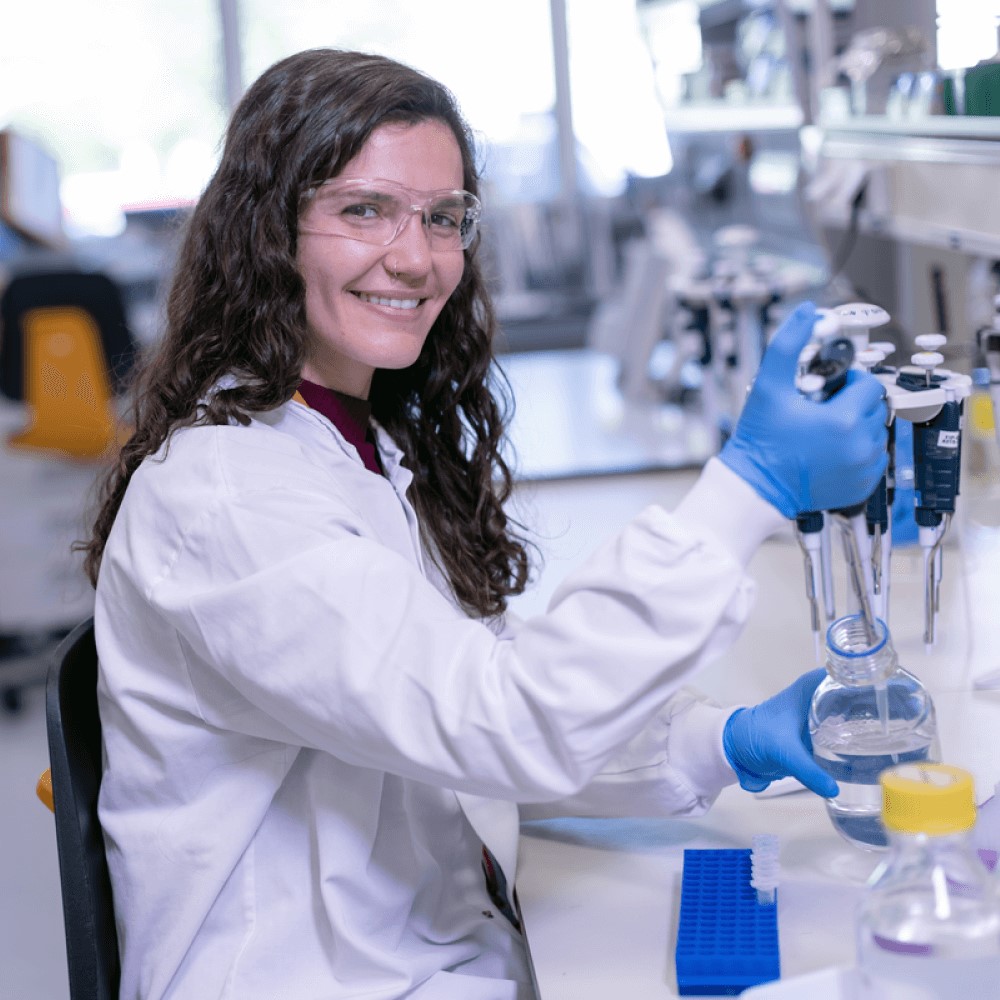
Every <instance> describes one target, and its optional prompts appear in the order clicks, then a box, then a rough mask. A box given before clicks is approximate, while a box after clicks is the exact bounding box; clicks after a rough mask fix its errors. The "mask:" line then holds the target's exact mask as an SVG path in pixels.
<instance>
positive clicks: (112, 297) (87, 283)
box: [0, 271, 135, 459]
mask: <svg viewBox="0 0 1000 1000" xmlns="http://www.w3.org/2000/svg"><path fill="white" fill-rule="evenodd" d="M0 323H2V331H0V391H2V392H3V394H4V395H5V396H7V397H8V398H9V399H12V400H16V401H22V400H23V402H24V403H25V404H26V405H27V408H28V422H27V425H26V426H25V427H24V428H23V429H22V430H20V431H18V432H16V433H14V434H13V435H11V437H10V438H9V442H8V443H9V444H10V446H11V447H12V448H15V449H38V450H44V451H53V452H58V453H60V454H62V455H66V456H69V457H71V458H77V459H94V458H100V457H101V456H103V455H105V454H108V453H109V452H110V451H111V450H112V449H113V448H114V447H115V446H116V445H117V444H119V443H120V442H121V440H122V438H123V437H124V429H123V428H122V427H121V425H120V423H119V420H118V415H117V410H116V407H115V401H114V400H115V396H116V395H117V394H118V393H119V392H120V391H121V388H122V386H123V383H124V379H125V376H126V375H127V372H128V370H129V369H130V368H131V366H132V363H133V361H134V358H135V344H134V342H133V340H132V337H131V335H130V334H129V331H128V327H127V325H126V322H125V312H124V307H123V304H122V299H121V294H120V292H119V291H118V287H117V286H116V285H115V284H114V282H112V281H111V279H110V278H108V277H107V276H106V275H103V274H91V273H84V272H78V271H66V272H48V273H44V274H25V275H21V276H19V277H16V278H14V279H13V280H12V281H11V282H10V284H9V285H8V286H7V287H6V288H5V289H4V292H3V296H2V298H0Z"/></svg>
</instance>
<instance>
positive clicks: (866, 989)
mask: <svg viewBox="0 0 1000 1000" xmlns="http://www.w3.org/2000/svg"><path fill="white" fill-rule="evenodd" d="M880 783H881V786H882V821H883V823H884V825H885V828H886V830H887V831H888V834H889V853H888V855H887V856H886V858H885V860H884V861H883V862H882V864H881V865H880V866H879V867H878V868H877V869H876V871H875V874H874V875H873V876H872V882H871V886H870V888H869V890H868V894H867V896H866V898H865V901H864V903H863V904H862V907H861V911H860V914H859V919H858V969H859V980H860V984H861V991H860V997H861V998H863V1000H876V998H877V1000H954V998H959V997H961V998H969V1000H972V998H976V1000H979V998H985V997H994V996H1000V894H998V887H997V883H996V881H995V879H994V877H993V875H992V874H991V873H990V872H988V871H987V869H986V867H985V865H983V863H982V862H981V861H980V859H979V856H978V855H977V854H976V851H975V849H974V848H973V846H972V841H971V838H970V836H969V834H970V831H971V830H972V827H973V826H974V825H975V822H976V804H975V796H974V792H973V783H972V775H970V774H969V772H968V771H964V770H962V769H961V768H958V767H952V766H951V765H948V764H930V763H912V764H902V765H899V766H897V767H893V768H890V769H889V770H887V771H884V772H883V774H882V777H881V780H880Z"/></svg>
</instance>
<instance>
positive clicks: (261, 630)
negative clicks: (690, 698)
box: [102, 485, 753, 808]
mask: <svg viewBox="0 0 1000 1000" xmlns="http://www.w3.org/2000/svg"><path fill="white" fill-rule="evenodd" d="M134 500H135V503H133V509H135V507H136V505H137V504H142V503H144V502H147V503H148V504H150V505H155V497H153V496H149V497H142V496H139V497H135V498H134ZM144 516H145V517H146V518H152V519H153V520H154V523H155V519H156V518H157V516H158V512H157V511H156V510H155V509H152V510H148V511H146V512H145V515H144ZM124 530H126V531H128V530H129V526H128V525H127V524H126V525H125V526H124ZM168 551H169V557H168V558H166V559H164V560H163V561H162V565H158V567H157V570H156V573H155V576H153V577H152V578H151V579H150V580H149V581H148V583H147V584H146V587H147V594H146V600H148V602H149V604H150V605H151V607H152V608H153V609H154V610H153V613H155V614H156V615H157V616H162V617H163V618H165V619H166V621H167V622H168V623H169V624H170V626H171V627H172V629H174V630H175V634H176V641H177V644H178V650H179V654H180V655H181V656H183V658H184V660H185V663H186V673H187V676H188V679H189V683H190V686H191V690H192V692H193V695H194V701H195V703H196V704H197V706H198V711H199V713H200V715H201V718H202V720H203V721H204V722H205V723H207V724H208V725H211V726H219V727H221V728H225V729H234V730H237V731H240V732H244V733H247V734H249V735H253V736H257V737H261V738H265V739H271V740H277V741H281V742H284V743H289V744H293V745H301V746H306V747H313V748H317V749H321V750H324V751H327V752H330V753H332V754H335V755H337V756H339V757H340V758H341V759H343V760H346V761H348V762H350V763H353V764H356V765H359V766H365V767H371V768H377V769H379V770H384V771H388V772H391V773H396V774H399V775H401V776H403V777H407V778H411V779H414V780H419V781H424V782H428V783H435V784H440V785H444V786H446V787H451V788H454V789H455V790H457V791H463V792H469V793H472V794H475V795H480V796H487V797H493V798H500V799H510V800H514V801H520V802H532V801H551V800H554V799H558V798H563V797H566V796H571V795H575V794H576V793H577V792H578V791H579V790H580V789H581V788H583V787H584V786H585V785H587V784H588V783H589V782H590V781H591V780H592V779H593V778H594V776H595V775H596V774H597V772H598V771H599V770H600V769H601V768H602V767H603V766H604V765H605V764H607V763H608V761H609V760H611V758H612V757H613V755H614V754H615V753H616V752H617V751H618V750H619V749H620V748H622V747H624V746H625V745H626V744H627V743H628V742H629V741H630V740H631V739H633V738H634V737H635V736H636V734H638V733H640V732H641V731H642V730H644V729H645V728H646V727H647V726H648V725H649V724H650V723H651V722H652V720H653V718H654V717H655V716H656V715H657V714H658V713H659V712H660V710H661V709H662V707H663V705H664V703H665V702H666V701H667V699H668V698H669V697H670V695H671V694H673V693H674V692H675V691H676V690H677V689H678V687H679V686H681V685H682V684H683V683H684V682H685V681H686V680H687V679H688V678H689V677H690V676H691V675H692V673H694V672H695V671H696V670H697V668H698V667H699V666H700V665H701V664H702V663H704V662H705V661H706V660H707V659H709V658H712V657H714V656H717V655H718V654H719V653H720V652H722V651H723V650H724V649H725V648H726V647H727V646H728V645H729V644H730V643H731V642H732V640H733V639H734V638H735V636H736V635H737V634H738V631H739V629H740V627H741V625H742V623H743V621H744V620H745V618H746V616H747V614H748V611H749V608H750V605H751V601H752V593H753V585H752V582H751V581H750V580H749V578H747V577H746V575H745V574H744V573H743V571H742V567H741V566H740V564H739V560H738V559H737V558H734V556H733V554H732V553H731V552H729V551H728V550H727V549H726V548H725V546H724V545H722V544H721V543H720V542H719V539H718V537H716V536H714V535H713V533H712V532H710V531H704V532H701V531H690V530H688V529H687V528H686V527H685V525H684V523H683V521H682V520H681V519H680V518H677V517H674V516H672V515H670V514H669V513H667V512H666V511H665V510H663V509H662V508H659V507H655V506H654V507H651V508H649V509H647V510H646V511H644V512H643V513H642V514H640V515H639V516H638V517H637V518H635V519H634V520H633V521H632V522H631V523H630V524H629V525H627V526H626V527H625V529H624V530H623V531H622V532H621V533H620V534H619V535H618V536H617V537H615V538H614V539H612V540H611V541H610V542H609V543H607V544H606V545H604V546H603V547H602V548H601V549H600V550H599V551H598V552H597V553H595V554H594V556H592V557H591V559H590V560H589V561H588V562H586V563H585V564H584V565H583V566H582V567H581V568H580V569H579V570H577V571H576V572H575V573H573V574H572V575H571V576H570V577H568V578H567V579H566V580H565V581H564V582H563V584H562V585H561V586H560V587H559V588H558V589H557V591H556V593H555V594H554V596H553V599H552V602H551V605H550V608H549V610H548V612H547V613H546V614H544V615H540V616H537V617H535V618H532V619H530V620H528V621H526V622H525V623H524V624H523V626H522V627H520V628H519V629H517V630H516V634H515V635H514V636H513V637H512V638H508V639H504V638H500V637H498V636H497V635H495V634H494V632H493V631H492V630H491V629H490V628H488V627H487V626H486V625H485V624H484V623H482V622H478V621H474V620H471V619H469V618H467V617H466V616H465V615H463V614H462V613H461V612H460V611H458V610H457V609H456V608H455V607H454V606H453V604H452V603H451V602H450V601H448V600H447V599H446V598H445V597H444V595H442V594H441V593H440V592H438V591H437V590H436V589H435V588H434V587H433V586H432V585H431V584H430V583H429V582H428V580H427V579H426V577H425V576H424V575H423V574H422V572H421V571H420V569H419V566H418V563H417V561H415V560H413V559H412V558H407V557H406V556H405V555H404V554H403V553H401V552H399V551H395V550H393V549H391V548H389V547H387V546H386V545H385V544H383V543H382V542H381V541H380V539H379V538H377V537H374V536H373V534H372V532H371V529H370V527H369V526H368V525H367V523H366V521H365V519H364V518H363V517H361V516H359V515H357V514H356V513H354V512H352V511H351V510H350V509H349V508H348V507H346V506H345V505H344V504H343V503H336V502H334V501H333V500H331V499H330V498H329V497H327V496H326V495H325V494H323V493H319V492H310V491H305V490H302V489H300V488H298V487H296V486H294V485H289V486H288V487H287V488H285V487H283V486H276V487H274V488H270V489H268V490H261V491H257V492H248V493H243V494H239V495H224V496H222V497H220V498H218V499H217V500H216V501H213V502H212V503H211V504H209V505H208V506H206V507H205V509H204V510H203V511H202V513H201V514H200V515H199V517H198V518H197V520H196V521H195V522H194V523H191V524H188V525H186V526H185V530H184V532H183V535H182V536H181V537H179V538H177V539H176V541H175V542H171V544H170V545H169V547H168ZM102 573H103V570H102ZM114 578H115V568H114V567H113V566H112V567H109V573H108V583H107V588H106V589H112V590H113V587H114V585H115V584H114V582H113V581H114ZM106 596H107V597H108V599H109V601H111V602H113V600H114V595H113V593H110V592H109V593H108V594H107V595H106ZM685 808H686V806H685Z"/></svg>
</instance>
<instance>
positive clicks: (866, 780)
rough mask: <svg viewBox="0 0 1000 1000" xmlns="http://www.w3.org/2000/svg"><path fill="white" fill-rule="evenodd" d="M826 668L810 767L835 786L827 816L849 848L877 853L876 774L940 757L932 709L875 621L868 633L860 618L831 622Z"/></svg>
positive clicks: (813, 710)
mask: <svg viewBox="0 0 1000 1000" xmlns="http://www.w3.org/2000/svg"><path fill="white" fill-rule="evenodd" d="M826 669H827V674H828V676H827V677H826V678H824V680H823V682H822V683H821V684H820V685H819V687H818V688H816V691H815V693H814V694H813V698H812V704H811V706H810V709H809V734H810V736H811V737H812V745H813V755H814V757H815V759H816V762H817V763H818V764H819V765H820V767H822V768H823V769H824V770H825V771H826V772H827V773H828V774H829V775H830V776H831V777H833V778H834V779H835V780H836V782H837V784H838V785H839V786H840V794H839V795H838V796H837V797H836V798H835V799H828V800H827V812H828V813H829V815H830V819H831V820H832V822H833V825H834V827H835V828H836V830H837V831H838V833H840V834H841V835H842V836H843V837H845V838H846V839H847V840H848V841H850V842H851V843H852V844H855V845H856V846H858V847H861V848H864V849H865V850H880V849H884V848H885V847H886V846H887V845H888V838H887V836H886V832H885V827H884V826H883V825H882V792H881V789H880V787H879V775H881V773H882V772H883V771H884V770H885V769H886V768H887V767H892V766H893V765H894V764H900V763H906V762H909V761H925V760H926V761H935V760H938V759H939V751H938V740H937V721H936V717H935V714H934V705H933V702H932V701H931V697H930V695H929V694H928V692H927V689H926V688H925V687H924V686H923V684H921V683H920V681H919V680H918V679H917V678H916V677H914V676H913V674H911V673H909V672H908V671H906V670H904V669H903V668H902V667H901V666H900V665H899V661H898V660H897V658H896V651H895V649H894V648H893V645H892V640H891V637H890V635H889V630H888V628H887V627H886V624H885V622H883V621H882V620H881V619H876V621H875V634H874V636H871V635H870V633H869V630H868V629H867V628H866V627H865V622H864V620H863V619H862V617H861V615H847V616H846V617H844V618H839V619H838V620H837V621H835V622H834V623H833V624H832V625H831V626H830V627H829V629H828V630H827V634H826Z"/></svg>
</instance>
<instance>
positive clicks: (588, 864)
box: [517, 504, 1000, 1000]
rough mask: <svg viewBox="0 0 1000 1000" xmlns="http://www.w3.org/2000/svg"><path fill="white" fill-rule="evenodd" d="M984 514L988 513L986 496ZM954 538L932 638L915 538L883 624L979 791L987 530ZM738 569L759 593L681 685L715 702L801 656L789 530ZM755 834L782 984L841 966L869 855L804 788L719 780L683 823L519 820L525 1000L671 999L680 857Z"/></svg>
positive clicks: (750, 696)
mask: <svg viewBox="0 0 1000 1000" xmlns="http://www.w3.org/2000/svg"><path fill="white" fill-rule="evenodd" d="M978 509H980V510H982V509H983V508H982V506H980V507H979V508H978ZM992 509H993V510H995V511H996V512H997V513H998V514H1000V504H996V505H994V506H993V508H992ZM953 534H954V537H953V538H952V540H951V542H950V544H949V545H948V546H947V549H946V551H945V570H944V577H943V580H942V594H941V614H940V618H939V622H938V629H939V634H938V641H937V643H936V645H935V647H934V648H933V649H932V650H930V651H927V650H926V649H925V647H924V643H923V590H922V587H923V577H922V569H921V567H922V559H921V555H920V552H919V550H918V549H916V548H911V549H900V550H897V552H896V553H894V556H893V574H892V588H893V590H892V597H891V609H890V615H891V619H890V626H891V628H892V632H893V639H894V644H895V646H896V649H897V652H898V654H899V658H900V662H901V664H902V665H903V666H904V667H906V668H907V669H909V670H910V671H911V672H913V673H915V674H917V675H918V676H919V677H920V678H921V680H923V682H924V683H925V684H926V685H927V687H928V688H929V689H930V691H931V693H932V695H933V697H934V701H935V706H936V709H937V714H938V727H939V735H940V742H941V747H942V756H943V758H944V759H945V760H946V761H947V762H949V763H954V764H958V765H960V766H963V767H966V768H968V769H969V770H971V771H972V772H973V774H974V776H975V780H976V788H977V794H978V796H979V799H980V801H982V800H983V799H985V798H987V797H989V795H990V794H992V791H993V788H994V786H995V785H996V783H997V782H998V781H1000V750H998V748H997V740H996V734H997V733H998V732H1000V690H977V689H976V688H977V685H976V684H975V683H974V682H975V680H976V679H977V678H978V679H981V678H983V677H985V676H986V675H987V674H988V673H989V672H990V671H991V670H997V669H998V668H1000V613H998V612H997V609H998V608H1000V527H997V526H996V525H992V524H986V525H984V524H982V523H975V521H974V520H970V519H969V518H966V519H965V521H964V522H963V523H962V524H961V525H959V526H958V527H957V528H956V530H955V531H954V533H953ZM750 569H751V574H752V575H753V576H754V577H755V578H756V580H757V581H758V591H759V592H758V601H757V605H756V607H755V610H754V613H753V616H752V618H751V620H750V622H749V623H748V625H747V627H746V629H745V631H744V633H743V635H742V636H741V638H740V640H739V641H738V642H737V644H736V645H735V646H734V647H733V649H732V650H731V651H730V653H729V654H728V655H727V656H725V657H724V658H723V660H721V661H719V662H717V663H715V664H713V665H711V666H710V667H708V668H706V669H705V670H704V671H703V672H702V673H701V674H700V675H699V676H698V677H696V678H695V680H694V684H695V686H697V687H698V688H700V689H701V690H703V691H705V692H706V693H708V694H709V695H711V696H712V697H713V698H714V699H715V700H717V701H718V702H719V703H720V704H750V703H755V702H757V701H759V700H761V699H762V698H765V697H767V696H768V695H770V694H772V693H774V692H775V691H777V690H779V689H780V688H781V687H784V686H785V685H786V684H787V683H789V682H790V681H791V680H792V679H793V678H794V677H795V676H797V675H798V674H799V673H801V672H803V671H804V670H807V669H809V668H810V667H811V666H813V663H814V659H815V658H814V653H813V639H812V635H811V633H810V632H809V627H808V617H807V610H806V604H805V599H804V597H803V593H802V580H803V569H802V562H801V555H800V553H799V550H798V547H797V545H796V544H795V542H794V538H793V537H792V536H791V533H789V534H788V535H787V536H782V537H778V538H776V539H774V540H772V541H770V542H768V543H766V544H765V545H764V546H763V547H762V548H761V550H760V551H759V553H758V555H757V556H756V557H755V560H754V562H753V564H752V565H751V568H750ZM840 597H841V601H842V600H843V591H842V590H841V595H840ZM839 613H844V612H839ZM997 683H998V685H1000V680H998V681H997ZM784 784H785V787H786V788H787V787H788V785H789V783H788V782H785V783H784ZM793 784H794V783H793ZM757 833H773V834H777V835H778V836H779V838H780V843H781V848H780V860H781V879H780V883H779V890H778V899H779V901H778V907H779V908H778V928H779V942H780V953H781V967H782V978H783V979H786V978H790V977H794V976H798V975H803V974H805V973H809V972H813V971H817V970H821V969H825V968H829V967H833V966H849V965H853V964H854V912H855V908H856V906H857V904H858V902H859V901H860V899H861V896H862V894H863V891H864V887H865V883H866V880H867V879H868V878H869V876H870V875H871V873H872V871H873V870H874V868H875V866H876V864H877V863H878V860H879V857H880V855H879V854H876V853H868V852H865V851H862V850H860V849H858V848H856V847H854V846H853V845H851V844H849V843H848V842H847V841H845V840H843V839H841V837H840V836H839V835H838V834H837V833H836V832H835V831H834V829H833V827H832V825H831V823H830V821H829V819H828V817H827V814H826V809H825V805H824V802H823V801H822V800H821V799H820V798H818V797H817V796H815V795H813V794H811V793H810V792H807V791H805V790H798V791H794V792H792V793H788V794H780V795H769V794H768V793H766V792H765V793H762V794H761V795H753V794H750V793H747V792H744V791H742V790H741V789H740V788H738V787H737V786H732V787H729V788H727V789H726V790H725V791H724V792H723V793H722V795H721V796H720V797H719V799H718V800H717V801H716V803H715V805H714V806H713V807H712V809H711V810H709V812H708V813H706V814H705V815H704V816H702V817H699V818H696V819H614V820H590V819H588V820H584V819H572V818H567V819H560V820H546V821H538V822H532V823H526V824H524V826H523V828H522V838H521V858H520V863H519V866H518V875H517V885H518V896H519V901H520V905H521V911H522V916H523V921H524V927H525V933H526V937H527V941H528V946H529V950H530V954H531V958H532V963H533V967H534V971H535V976H536V982H537V986H538V990H539V998H540V1000H598V998H600V1000H611V998H619V997H628V998H629V1000H663V998H671V997H676V996H677V995H678V993H677V986H676V979H675V974H674V946H675V941H676V933H677V920H678V908H679V900H680V879H681V873H682V869H683V851H684V849H685V848H747V847H750V845H751V838H752V837H753V835H754V834H757Z"/></svg>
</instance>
